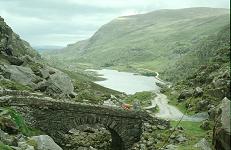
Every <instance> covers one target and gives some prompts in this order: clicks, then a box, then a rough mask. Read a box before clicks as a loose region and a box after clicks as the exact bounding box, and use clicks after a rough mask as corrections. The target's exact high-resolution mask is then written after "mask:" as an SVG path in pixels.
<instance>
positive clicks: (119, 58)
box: [44, 8, 230, 71]
mask: <svg viewBox="0 0 231 150" xmlns="http://www.w3.org/2000/svg"><path fill="white" fill-rule="evenodd" d="M229 22H230V17H229V10H228V9H217V8H187V9H178V10H158V11H154V12H151V13H147V14H141V15H134V16H123V17H119V18H116V19H114V20H112V21H111V22H109V23H108V24H106V25H104V26H102V27H101V28H100V29H99V30H98V31H97V32H96V33H95V34H94V35H93V36H92V37H91V38H90V39H88V40H85V41H80V42H77V43H75V44H70V45H68V46H67V47H66V48H64V49H63V50H60V51H58V52H57V51H55V52H49V53H45V54H44V56H45V57H46V58H47V59H48V60H49V61H50V62H51V64H54V65H57V64H58V65H59V66H62V67H65V68H66V67H67V66H69V67H70V65H72V67H76V66H79V65H82V64H84V65H85V64H87V66H89V64H90V65H92V64H93V65H94V66H103V67H108V66H110V67H116V68H120V69H121V68H122V69H133V70H134V69H139V68H145V69H151V70H153V71H162V70H165V69H166V67H167V66H169V64H173V63H175V62H176V61H177V60H178V59H179V58H181V57H183V56H184V55H185V53H187V52H189V51H190V50H191V49H192V47H194V45H197V44H198V43H200V42H201V40H202V39H204V38H206V37H208V36H211V35H216V33H218V32H219V30H220V29H221V28H222V27H223V26H225V25H227V24H229ZM47 54H48V55H47Z"/></svg>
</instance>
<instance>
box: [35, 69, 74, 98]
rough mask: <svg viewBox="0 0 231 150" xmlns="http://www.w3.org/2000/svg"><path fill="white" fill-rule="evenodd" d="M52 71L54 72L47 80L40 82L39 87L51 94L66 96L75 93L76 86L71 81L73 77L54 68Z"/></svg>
mask: <svg viewBox="0 0 231 150" xmlns="http://www.w3.org/2000/svg"><path fill="white" fill-rule="evenodd" d="M49 72H51V71H49ZM52 72H54V73H53V74H50V76H49V78H48V79H47V80H44V81H43V82H41V83H39V85H38V88H37V89H39V90H40V91H42V92H46V93H47V94H49V95H51V96H57V95H59V96H61V95H63V96H66V95H71V94H73V91H74V86H73V84H72V82H71V78H70V77H69V76H67V75H66V74H65V73H63V72H61V71H59V70H54V69H53V71H52Z"/></svg>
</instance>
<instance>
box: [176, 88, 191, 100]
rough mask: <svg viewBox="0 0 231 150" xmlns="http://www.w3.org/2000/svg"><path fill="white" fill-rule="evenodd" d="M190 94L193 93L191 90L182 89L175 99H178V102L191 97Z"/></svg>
mask: <svg viewBox="0 0 231 150" xmlns="http://www.w3.org/2000/svg"><path fill="white" fill-rule="evenodd" d="M192 95H193V92H192V91H190V90H183V91H182V92H181V93H180V95H179V97H178V98H177V99H178V102H182V101H183V100H185V99H187V98H189V97H191V96H192Z"/></svg>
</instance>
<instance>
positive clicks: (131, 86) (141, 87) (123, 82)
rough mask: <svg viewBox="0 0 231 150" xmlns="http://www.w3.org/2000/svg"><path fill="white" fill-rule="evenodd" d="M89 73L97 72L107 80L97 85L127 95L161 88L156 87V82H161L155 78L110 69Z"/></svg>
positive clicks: (98, 82)
mask: <svg viewBox="0 0 231 150" xmlns="http://www.w3.org/2000/svg"><path fill="white" fill-rule="evenodd" d="M87 71H95V72H97V73H98V74H100V76H101V77H103V78H105V79H106V80H104V81H97V82H95V83H97V84H99V85H102V86H104V87H107V88H110V89H113V90H117V91H120V92H124V93H126V94H134V93H136V92H142V91H159V87H158V86H157V85H156V82H159V80H157V79H156V78H155V77H146V76H142V75H136V74H133V73H128V72H119V71H117V70H109V69H102V70H92V69H88V70H87Z"/></svg>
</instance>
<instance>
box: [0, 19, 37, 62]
mask: <svg viewBox="0 0 231 150" xmlns="http://www.w3.org/2000/svg"><path fill="white" fill-rule="evenodd" d="M0 31H1V32H0V56H2V57H0V58H1V59H5V60H6V61H8V62H10V63H11V64H14V65H16V64H18V65H19V64H21V63H22V60H21V57H22V56H24V55H29V56H31V57H38V58H39V57H40V56H39V54H38V53H37V52H36V51H35V50H34V49H33V48H32V47H31V46H30V45H29V43H27V42H26V41H24V40H22V39H20V37H19V36H18V35H17V34H15V33H14V32H13V30H12V29H11V28H10V27H9V26H8V25H7V24H6V23H5V22H4V19H3V18H1V17H0Z"/></svg>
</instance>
